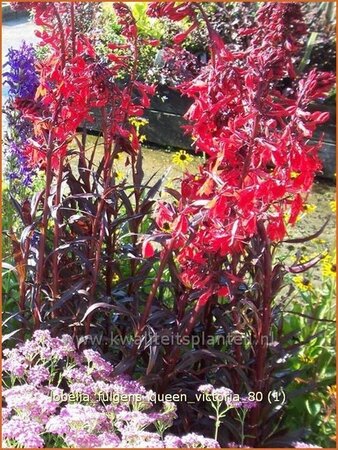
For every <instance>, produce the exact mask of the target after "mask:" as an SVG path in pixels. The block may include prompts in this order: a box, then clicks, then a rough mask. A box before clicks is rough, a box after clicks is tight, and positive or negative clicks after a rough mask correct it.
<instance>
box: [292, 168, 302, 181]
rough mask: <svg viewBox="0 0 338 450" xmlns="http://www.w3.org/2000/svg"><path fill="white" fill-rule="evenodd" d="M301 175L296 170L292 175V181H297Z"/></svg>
mask: <svg viewBox="0 0 338 450" xmlns="http://www.w3.org/2000/svg"><path fill="white" fill-rule="evenodd" d="M299 175H300V172H295V171H294V170H293V171H292V172H291V173H290V178H291V180H295V179H296V178H298V177H299Z"/></svg>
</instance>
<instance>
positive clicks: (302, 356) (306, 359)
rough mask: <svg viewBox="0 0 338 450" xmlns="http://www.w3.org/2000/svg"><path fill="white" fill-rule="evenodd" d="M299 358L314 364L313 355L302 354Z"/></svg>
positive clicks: (306, 362)
mask: <svg viewBox="0 0 338 450" xmlns="http://www.w3.org/2000/svg"><path fill="white" fill-rule="evenodd" d="M299 359H300V361H302V362H303V363H305V364H313V363H314V362H315V358H312V356H306V355H300V356H299Z"/></svg>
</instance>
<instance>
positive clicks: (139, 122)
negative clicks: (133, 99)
mask: <svg viewBox="0 0 338 450" xmlns="http://www.w3.org/2000/svg"><path fill="white" fill-rule="evenodd" d="M129 122H130V123H131V125H133V126H134V127H135V130H136V135H137V137H138V138H139V140H140V142H143V141H144V140H145V139H146V137H145V136H140V128H141V127H144V126H145V125H148V123H149V120H147V119H142V118H140V117H130V119H129Z"/></svg>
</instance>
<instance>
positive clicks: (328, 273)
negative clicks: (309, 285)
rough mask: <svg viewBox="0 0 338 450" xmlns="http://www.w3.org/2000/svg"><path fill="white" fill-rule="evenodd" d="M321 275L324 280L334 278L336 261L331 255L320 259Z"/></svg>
mask: <svg viewBox="0 0 338 450" xmlns="http://www.w3.org/2000/svg"><path fill="white" fill-rule="evenodd" d="M322 274H323V277H325V278H329V277H333V278H335V277H336V261H335V259H334V258H333V256H332V255H329V254H328V255H326V256H325V257H324V258H323V259H322Z"/></svg>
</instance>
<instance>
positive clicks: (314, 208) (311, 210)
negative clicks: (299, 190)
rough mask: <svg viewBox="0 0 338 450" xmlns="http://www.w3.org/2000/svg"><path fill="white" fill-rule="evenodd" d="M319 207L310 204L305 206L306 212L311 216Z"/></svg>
mask: <svg viewBox="0 0 338 450" xmlns="http://www.w3.org/2000/svg"><path fill="white" fill-rule="evenodd" d="M316 208H317V206H316V205H312V204H310V203H305V204H304V212H306V213H308V214H311V213H313V212H314V211H315V210H316Z"/></svg>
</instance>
